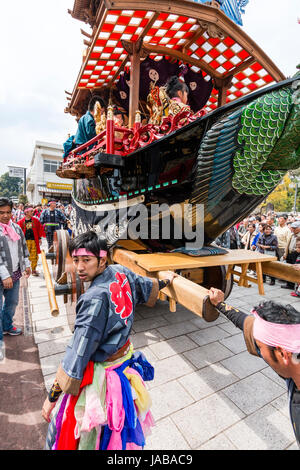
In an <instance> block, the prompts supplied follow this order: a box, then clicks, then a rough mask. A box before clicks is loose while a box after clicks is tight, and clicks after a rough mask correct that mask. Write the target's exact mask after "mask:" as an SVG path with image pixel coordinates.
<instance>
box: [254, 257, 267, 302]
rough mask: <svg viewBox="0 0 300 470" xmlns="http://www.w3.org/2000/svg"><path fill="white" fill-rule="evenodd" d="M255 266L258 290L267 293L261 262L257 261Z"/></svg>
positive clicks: (263, 293)
mask: <svg viewBox="0 0 300 470" xmlns="http://www.w3.org/2000/svg"><path fill="white" fill-rule="evenodd" d="M255 266H256V275H257V285H258V292H259V293H260V295H265V290H264V280H263V274H262V267H261V263H255Z"/></svg>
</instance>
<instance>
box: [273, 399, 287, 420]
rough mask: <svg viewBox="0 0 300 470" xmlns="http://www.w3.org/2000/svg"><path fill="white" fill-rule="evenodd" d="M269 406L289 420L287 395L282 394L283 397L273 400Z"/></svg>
mask: <svg viewBox="0 0 300 470" xmlns="http://www.w3.org/2000/svg"><path fill="white" fill-rule="evenodd" d="M270 405H272V406H274V408H276V410H278V411H280V412H281V413H283V414H284V416H286V417H287V418H290V407H289V402H288V397H287V393H284V394H283V395H280V397H278V398H275V400H273V401H271V402H270Z"/></svg>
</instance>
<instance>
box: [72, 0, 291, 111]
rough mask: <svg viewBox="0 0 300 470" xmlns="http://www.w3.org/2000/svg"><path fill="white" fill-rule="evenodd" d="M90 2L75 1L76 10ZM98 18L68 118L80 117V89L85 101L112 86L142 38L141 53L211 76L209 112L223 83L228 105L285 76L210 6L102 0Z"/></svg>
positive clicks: (176, 0)
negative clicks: (131, 46) (130, 50)
mask: <svg viewBox="0 0 300 470" xmlns="http://www.w3.org/2000/svg"><path fill="white" fill-rule="evenodd" d="M92 1H93V0H76V1H75V5H74V8H75V6H76V8H79V7H80V5H87V4H88V3H92ZM94 7H95V4H94ZM73 11H75V10H74V9H73ZM76 11H77V10H76ZM74 14H75V13H74ZM96 17H97V22H96V24H95V25H94V28H93V34H92V36H91V39H90V42H89V47H88V49H87V54H86V58H85V61H84V63H83V65H82V67H81V70H80V72H79V75H78V78H77V81H76V84H75V87H74V90H73V93H72V97H71V99H70V103H69V106H68V108H67V110H66V111H67V112H71V113H72V114H78V113H80V111H79V108H80V102H82V97H83V94H82V91H83V90H84V96H85V99H87V96H88V95H89V96H90V94H91V93H93V92H94V91H95V90H99V88H103V87H110V86H111V85H112V84H113V83H114V82H115V81H116V80H117V79H118V78H119V76H120V73H121V72H122V70H123V69H124V68H125V67H126V66H129V65H130V61H129V55H128V52H127V50H128V48H126V44H128V41H131V42H136V41H138V40H142V41H143V49H144V52H145V53H146V54H149V55H150V56H151V57H153V58H155V59H156V60H159V59H160V58H161V57H162V56H163V55H164V56H168V57H171V58H175V59H179V60H180V61H181V62H183V63H189V64H191V65H192V67H193V68H194V70H200V69H201V70H202V71H203V72H204V74H208V75H210V76H212V77H213V79H214V84H215V88H214V89H213V91H212V94H211V97H210V100H209V101H208V103H207V106H206V109H207V110H208V111H210V110H213V109H215V108H216V106H217V100H218V93H219V90H220V89H221V88H222V85H224V84H226V83H227V85H228V89H227V91H226V95H227V96H226V102H230V101H233V100H235V99H237V98H239V97H240V96H243V95H246V94H248V93H250V92H252V91H254V90H257V89H259V88H261V87H263V86H265V85H269V84H271V83H273V82H276V81H280V80H283V79H284V78H285V77H284V75H283V74H282V73H281V71H280V70H279V69H278V68H277V67H276V66H275V65H274V63H273V62H272V61H271V60H270V59H269V57H268V56H267V55H266V54H265V53H264V52H263V50H262V49H260V48H259V47H258V46H257V45H256V44H255V42H254V41H252V39H251V38H250V37H249V36H247V34H246V33H245V32H244V31H243V30H242V29H241V28H239V27H238V26H237V25H236V24H234V23H233V22H232V21H231V20H230V19H229V18H228V17H226V15H225V14H224V13H223V12H222V11H221V10H220V9H218V8H216V7H214V6H209V5H203V4H200V5H199V4H195V3H194V2H191V1H189V0H172V8H171V9H170V2H169V1H168V0H147V1H146V0H144V1H138V2H137V1H130V0H114V1H110V0H105V2H103V1H101V2H99V6H98V10H97V15H96ZM88 91H89V92H90V93H88Z"/></svg>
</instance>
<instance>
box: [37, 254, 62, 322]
mask: <svg viewBox="0 0 300 470" xmlns="http://www.w3.org/2000/svg"><path fill="white" fill-rule="evenodd" d="M41 257H42V263H43V270H44V276H45V282H46V287H47V291H48V298H49V305H50V310H51V315H52V316H53V317H57V316H58V315H59V308H58V305H57V301H56V296H55V292H54V287H53V283H52V279H51V275H50V271H49V267H48V263H47V259H46V254H45V252H44V250H41Z"/></svg>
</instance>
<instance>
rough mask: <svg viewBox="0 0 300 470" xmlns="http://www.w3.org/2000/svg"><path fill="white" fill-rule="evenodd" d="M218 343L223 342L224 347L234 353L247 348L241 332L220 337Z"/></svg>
mask: <svg viewBox="0 0 300 470" xmlns="http://www.w3.org/2000/svg"><path fill="white" fill-rule="evenodd" d="M239 331H240V330H239ZM220 343H221V344H223V346H225V347H226V348H228V349H230V351H232V352H233V353H234V354H238V353H240V352H242V351H245V350H246V348H247V347H246V344H245V339H244V335H243V333H240V334H238V335H234V336H230V337H229V338H224V339H221V340H220Z"/></svg>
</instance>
